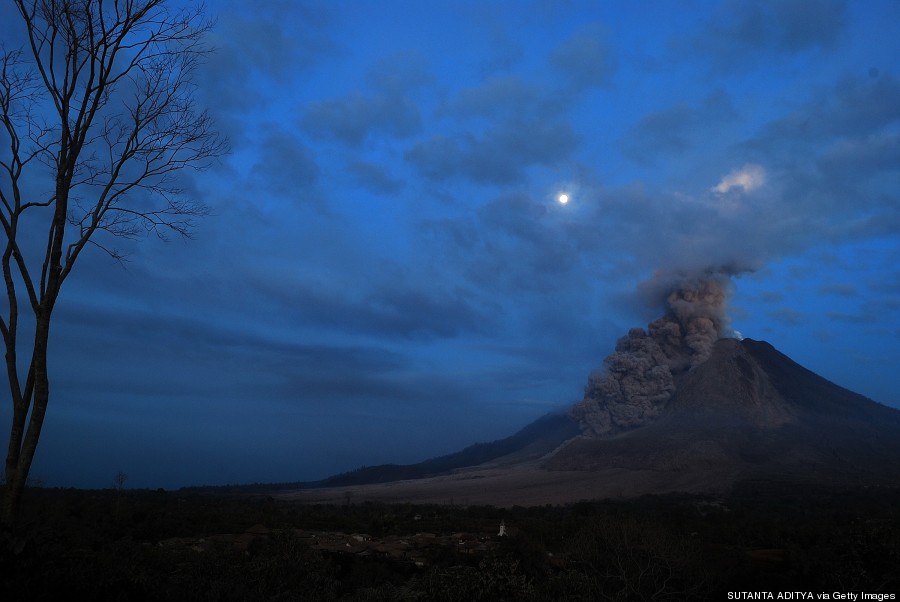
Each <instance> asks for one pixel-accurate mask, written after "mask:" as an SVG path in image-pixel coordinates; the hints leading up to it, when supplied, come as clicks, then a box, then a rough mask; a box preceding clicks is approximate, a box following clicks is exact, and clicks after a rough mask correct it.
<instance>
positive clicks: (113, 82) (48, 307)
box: [0, 0, 226, 526]
mask: <svg viewBox="0 0 900 602" xmlns="http://www.w3.org/2000/svg"><path fill="white" fill-rule="evenodd" d="M13 4H14V6H15V8H16V9H17V11H18V13H19V17H21V23H22V25H23V27H24V33H25V37H24V38H23V39H24V40H25V41H24V43H23V46H22V48H20V49H6V48H0V126H2V127H0V202H2V203H0V223H2V226H3V232H4V234H5V235H6V246H5V248H4V249H3V255H2V269H3V280H4V283H5V284H6V308H5V310H6V311H5V312H3V314H2V315H0V330H2V333H3V342H4V344H5V347H6V374H7V377H8V379H9V390H10V393H11V397H12V409H13V413H12V423H11V428H10V435H9V447H8V450H7V455H6V465H5V473H6V487H5V491H4V496H3V505H2V517H0V518H2V521H3V523H4V524H6V525H8V526H12V525H14V524H15V520H16V517H17V515H18V511H19V506H20V502H21V497H22V492H23V490H24V487H25V482H26V479H27V477H28V472H29V470H30V468H31V463H32V460H33V458H34V453H35V449H36V447H37V443H38V438H39V436H40V432H41V427H42V425H43V422H44V415H45V412H46V410H47V402H48V400H49V397H50V379H49V372H48V366H47V349H48V341H49V338H50V323H51V317H52V314H53V309H54V306H55V305H56V301H57V298H58V297H59V292H60V287H61V286H62V283H63V281H65V280H66V278H67V277H68V276H69V275H70V273H71V271H72V268H73V266H74V265H75V262H76V260H77V259H78V257H79V256H80V255H81V253H82V251H83V250H84V248H85V247H86V246H87V245H88V243H91V244H93V245H96V246H97V247H99V248H101V249H103V250H104V251H106V252H107V253H109V254H110V255H111V256H112V257H114V258H117V259H122V257H123V254H122V252H121V251H119V250H117V249H116V248H115V247H114V246H113V245H112V244H111V242H112V241H115V240H116V237H124V238H135V237H138V236H139V235H141V234H145V233H153V234H156V235H157V236H160V237H163V238H164V237H165V236H166V235H167V234H168V233H171V232H175V233H177V234H180V235H183V236H189V235H190V232H191V229H192V226H193V222H192V220H193V218H195V217H197V216H201V215H204V214H205V213H206V212H207V210H206V207H205V206H204V205H203V204H202V203H200V202H197V201H196V200H194V199H190V198H188V197H186V196H185V195H184V194H183V192H182V190H180V189H179V188H178V185H177V178H176V175H177V174H178V172H179V171H180V170H182V169H183V168H185V167H192V168H197V169H202V168H205V167H207V166H208V165H209V164H210V163H211V162H212V161H213V160H214V159H215V158H216V157H218V156H221V154H222V153H224V152H225V151H226V143H225V141H224V140H223V139H222V138H220V137H219V135H218V134H217V133H216V132H215V131H214V129H213V127H212V123H211V120H210V117H209V115H208V114H207V113H206V112H203V111H198V110H197V108H196V102H195V98H194V95H193V93H194V86H193V85H192V80H191V77H192V73H193V72H194V70H195V68H196V66H197V65H198V62H199V61H200V60H201V59H202V58H203V56H204V55H205V54H206V52H208V49H207V48H206V47H204V46H203V43H202V38H203V34H204V33H205V32H206V31H207V30H208V29H209V22H208V21H206V20H204V19H203V7H202V6H194V7H191V8H176V7H171V6H169V5H168V4H167V2H166V0H106V1H104V0H28V1H26V0H14V1H13ZM42 239H43V242H42ZM20 312H21V313H20ZM23 338H24V342H23ZM20 351H22V352H23V356H24V357H23V358H21V359H20V357H19V352H20Z"/></svg>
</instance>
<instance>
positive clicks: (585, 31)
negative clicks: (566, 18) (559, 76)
mask: <svg viewBox="0 0 900 602" xmlns="http://www.w3.org/2000/svg"><path fill="white" fill-rule="evenodd" d="M608 38H609V33H608V31H607V29H606V27H605V26H604V25H602V24H601V23H591V24H589V25H586V26H584V27H582V28H581V29H580V30H578V31H576V32H575V33H574V34H572V36H571V37H570V38H569V39H568V40H566V41H565V42H563V43H562V44H561V45H560V46H558V47H557V48H556V49H555V50H554V51H553V53H552V54H551V55H550V62H551V64H552V65H553V66H554V67H556V68H557V69H559V70H560V71H561V72H562V73H563V74H564V76H565V77H566V79H568V81H569V83H570V85H572V86H573V87H574V88H575V89H583V88H589V87H596V86H605V85H608V84H609V83H610V81H611V80H612V77H613V74H614V73H615V71H616V61H615V59H614V57H613V55H612V49H611V48H610V45H609V41H608Z"/></svg>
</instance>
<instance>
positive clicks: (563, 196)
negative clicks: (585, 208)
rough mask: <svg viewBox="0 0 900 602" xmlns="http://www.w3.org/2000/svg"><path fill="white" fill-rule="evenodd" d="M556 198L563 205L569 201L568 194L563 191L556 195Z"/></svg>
mask: <svg viewBox="0 0 900 602" xmlns="http://www.w3.org/2000/svg"><path fill="white" fill-rule="evenodd" d="M556 200H557V201H559V202H560V204H562V205H565V204H566V203H568V202H569V195H567V194H566V193H565V192H562V193H560V195H559V196H558V197H556Z"/></svg>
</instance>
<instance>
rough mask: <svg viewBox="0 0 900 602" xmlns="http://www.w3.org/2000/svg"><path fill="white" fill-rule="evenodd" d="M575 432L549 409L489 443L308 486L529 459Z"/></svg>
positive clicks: (361, 470) (408, 476) (416, 475)
mask: <svg viewBox="0 0 900 602" xmlns="http://www.w3.org/2000/svg"><path fill="white" fill-rule="evenodd" d="M579 432H580V430H579V428H578V425H577V424H576V423H575V421H574V420H572V419H571V418H570V417H569V416H568V415H566V414H564V413H560V412H553V413H550V414H546V415H544V416H542V417H540V418H538V419H537V420H535V421H534V422H532V423H531V424H529V425H527V426H525V427H524V428H522V429H521V430H519V431H518V432H517V433H515V434H513V435H511V436H509V437H506V438H504V439H499V440H497V441H492V442H490V443H476V444H474V445H470V446H469V447H467V448H465V449H463V450H461V451H458V452H455V453H452V454H448V455H446V456H439V457H437V458H432V459H430V460H425V461H424V462H418V463H416V464H381V465H378V466H365V467H362V468H359V469H357V470H354V471H351V472H346V473H342V474H338V475H334V476H332V477H328V478H327V479H324V480H322V481H317V482H315V483H311V484H309V486H311V487H342V486H348V485H363V484H368V483H387V482H390V481H401V480H407V479H421V478H425V477H431V476H435V475H441V474H446V473H449V472H452V471H454V470H457V469H460V468H465V467H469V466H477V465H479V464H485V463H488V462H492V463H502V462H504V461H506V462H514V461H527V460H533V459H535V458H539V457H541V456H543V455H545V454H547V453H549V452H551V451H553V450H554V449H556V448H557V447H558V446H559V445H560V444H561V443H563V442H564V441H566V440H567V439H571V438H572V437H575V436H577V435H578V434H579Z"/></svg>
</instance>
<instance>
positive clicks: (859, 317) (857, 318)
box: [825, 311, 878, 324]
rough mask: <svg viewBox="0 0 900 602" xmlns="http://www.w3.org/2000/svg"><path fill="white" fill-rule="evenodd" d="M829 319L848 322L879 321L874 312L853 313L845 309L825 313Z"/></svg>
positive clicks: (870, 322)
mask: <svg viewBox="0 0 900 602" xmlns="http://www.w3.org/2000/svg"><path fill="white" fill-rule="evenodd" d="M825 317H827V318H828V319H829V320H834V321H836V322H846V323H848V324H873V323H875V322H877V321H878V316H876V315H874V314H851V313H847V312H843V311H829V312H827V313H826V314H825Z"/></svg>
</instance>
